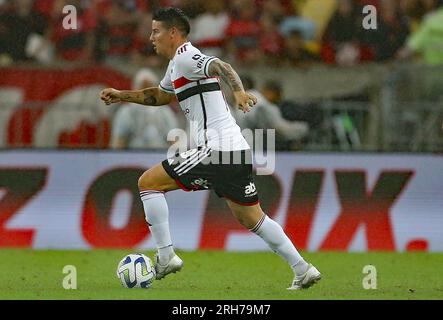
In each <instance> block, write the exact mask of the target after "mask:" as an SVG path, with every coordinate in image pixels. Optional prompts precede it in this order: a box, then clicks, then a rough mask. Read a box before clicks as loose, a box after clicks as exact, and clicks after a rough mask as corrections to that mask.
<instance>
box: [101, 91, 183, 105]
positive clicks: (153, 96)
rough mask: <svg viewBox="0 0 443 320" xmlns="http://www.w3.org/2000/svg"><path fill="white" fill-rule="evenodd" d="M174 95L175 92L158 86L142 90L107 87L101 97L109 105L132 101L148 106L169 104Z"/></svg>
mask: <svg viewBox="0 0 443 320" xmlns="http://www.w3.org/2000/svg"><path fill="white" fill-rule="evenodd" d="M174 97H175V94H173V93H167V92H164V91H162V90H160V89H159V88H158V87H152V88H146V89H142V90H116V89H113V88H107V89H104V90H102V92H101V93H100V98H101V99H102V100H103V101H104V102H105V103H106V104H107V105H109V104H111V103H116V102H132V103H138V104H143V105H146V106H162V105H165V104H169V103H170V102H171V101H172V99H173V98H174Z"/></svg>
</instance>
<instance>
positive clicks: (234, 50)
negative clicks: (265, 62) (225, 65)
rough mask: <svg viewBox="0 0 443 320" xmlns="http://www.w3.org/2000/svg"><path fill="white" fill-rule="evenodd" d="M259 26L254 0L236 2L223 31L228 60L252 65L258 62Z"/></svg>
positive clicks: (259, 54) (237, 0)
mask: <svg viewBox="0 0 443 320" xmlns="http://www.w3.org/2000/svg"><path fill="white" fill-rule="evenodd" d="M260 35H261V26H260V22H259V12H258V10H257V7H256V5H255V3H254V0H236V1H234V3H233V12H232V13H231V18H230V21H229V24H228V26H227V28H226V30H225V37H226V50H227V53H228V55H229V58H230V59H233V60H238V62H243V63H248V64H254V63H257V62H259V61H260V58H261V52H260V49H259V42H260Z"/></svg>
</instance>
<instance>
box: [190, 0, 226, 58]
mask: <svg viewBox="0 0 443 320" xmlns="http://www.w3.org/2000/svg"><path fill="white" fill-rule="evenodd" d="M203 7H204V9H205V12H204V13H202V14H201V15H199V16H198V17H196V18H195V20H194V22H193V27H192V30H193V31H192V33H191V35H190V40H191V41H193V42H194V43H195V44H196V45H197V46H198V47H199V48H200V49H201V51H202V52H203V53H204V54H207V55H214V56H223V46H224V31H225V29H226V28H227V26H228V24H229V14H228V12H227V10H226V9H225V8H226V1H225V0H206V1H204V3H203Z"/></svg>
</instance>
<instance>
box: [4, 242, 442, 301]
mask: <svg viewBox="0 0 443 320" xmlns="http://www.w3.org/2000/svg"><path fill="white" fill-rule="evenodd" d="M133 252H134V253H135V252H137V250H91V251H73V250H63V251H62V250H24V249H2V250H0V261H1V264H0V268H1V269H0V271H1V272H0V299H2V300H5V299H20V300H22V299H63V300H64V299H68V300H70V299H94V300H97V299H98V300H104V299H111V300H112V299H144V300H182V299H186V300H194V299H195V300H201V299H203V300H228V299H229V300H231V299H234V300H237V299H239V300H291V299H293V300H298V299H322V300H328V299H365V300H366V299H370V300H373V299H377V300H381V299H383V300H392V299H402V300H403V299H414V300H415V299H443V275H442V273H441V272H442V270H443V269H442V267H443V254H431V253H381V252H380V253H379V252H376V253H343V252H325V253H304V254H303V255H304V257H305V258H306V259H307V260H308V261H310V262H312V263H313V264H314V265H315V266H316V267H317V268H318V269H319V270H320V272H322V276H323V278H322V280H321V281H320V282H319V283H317V284H316V285H315V286H313V287H311V288H310V289H307V290H301V291H288V290H286V287H288V286H289V285H290V283H291V280H292V272H291V270H290V269H289V267H288V266H287V265H286V263H285V262H284V261H283V260H282V259H281V258H280V257H278V256H277V255H275V254H273V253H270V252H260V253H236V252H229V253H228V252H221V251H196V252H182V251H178V253H179V255H180V256H181V257H182V259H183V260H184V261H185V266H184V268H183V269H182V271H181V272H179V273H176V274H172V275H169V276H167V277H166V278H164V279H162V280H160V281H155V282H154V284H153V286H152V287H151V288H149V289H136V288H134V289H126V288H123V287H122V286H121V284H120V282H119V280H118V279H117V277H116V274H115V270H116V267H117V264H118V262H119V261H120V259H121V258H123V256H125V255H126V254H128V253H133ZM144 253H145V254H147V255H148V256H150V257H152V256H153V252H144ZM65 265H74V266H75V267H76V270H77V289H75V290H66V289H64V288H63V286H62V283H63V279H64V277H65V276H66V274H63V267H64V266H65ZM365 265H373V266H375V267H376V270H377V289H372V290H366V289H364V288H363V285H362V281H363V278H364V277H365V276H366V274H364V273H363V267H364V266H365Z"/></svg>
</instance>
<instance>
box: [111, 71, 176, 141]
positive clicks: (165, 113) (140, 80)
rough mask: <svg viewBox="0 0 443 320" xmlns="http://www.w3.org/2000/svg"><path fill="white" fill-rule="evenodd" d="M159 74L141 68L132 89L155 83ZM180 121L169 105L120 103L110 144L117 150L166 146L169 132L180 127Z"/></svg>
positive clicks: (146, 86)
mask: <svg viewBox="0 0 443 320" xmlns="http://www.w3.org/2000/svg"><path fill="white" fill-rule="evenodd" d="M158 82H159V80H158V77H157V76H156V75H155V74H154V73H153V72H152V71H151V70H150V69H141V70H140V71H138V72H137V74H136V75H135V76H134V80H133V85H132V89H133V90H140V89H143V88H148V87H152V86H155V85H156V84H157V83H158ZM178 127H179V125H178V121H177V118H176V116H175V114H174V112H173V111H172V110H171V108H170V107H169V106H162V107H161V108H147V107H145V106H142V105H138V104H134V103H125V104H123V105H121V106H120V107H119V109H118V111H117V113H116V114H115V116H114V120H113V123H112V135H111V147H112V148H114V149H166V148H168V147H169V146H170V144H171V143H173V141H172V142H168V141H167V137H168V133H169V131H170V130H172V129H176V128H178Z"/></svg>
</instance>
